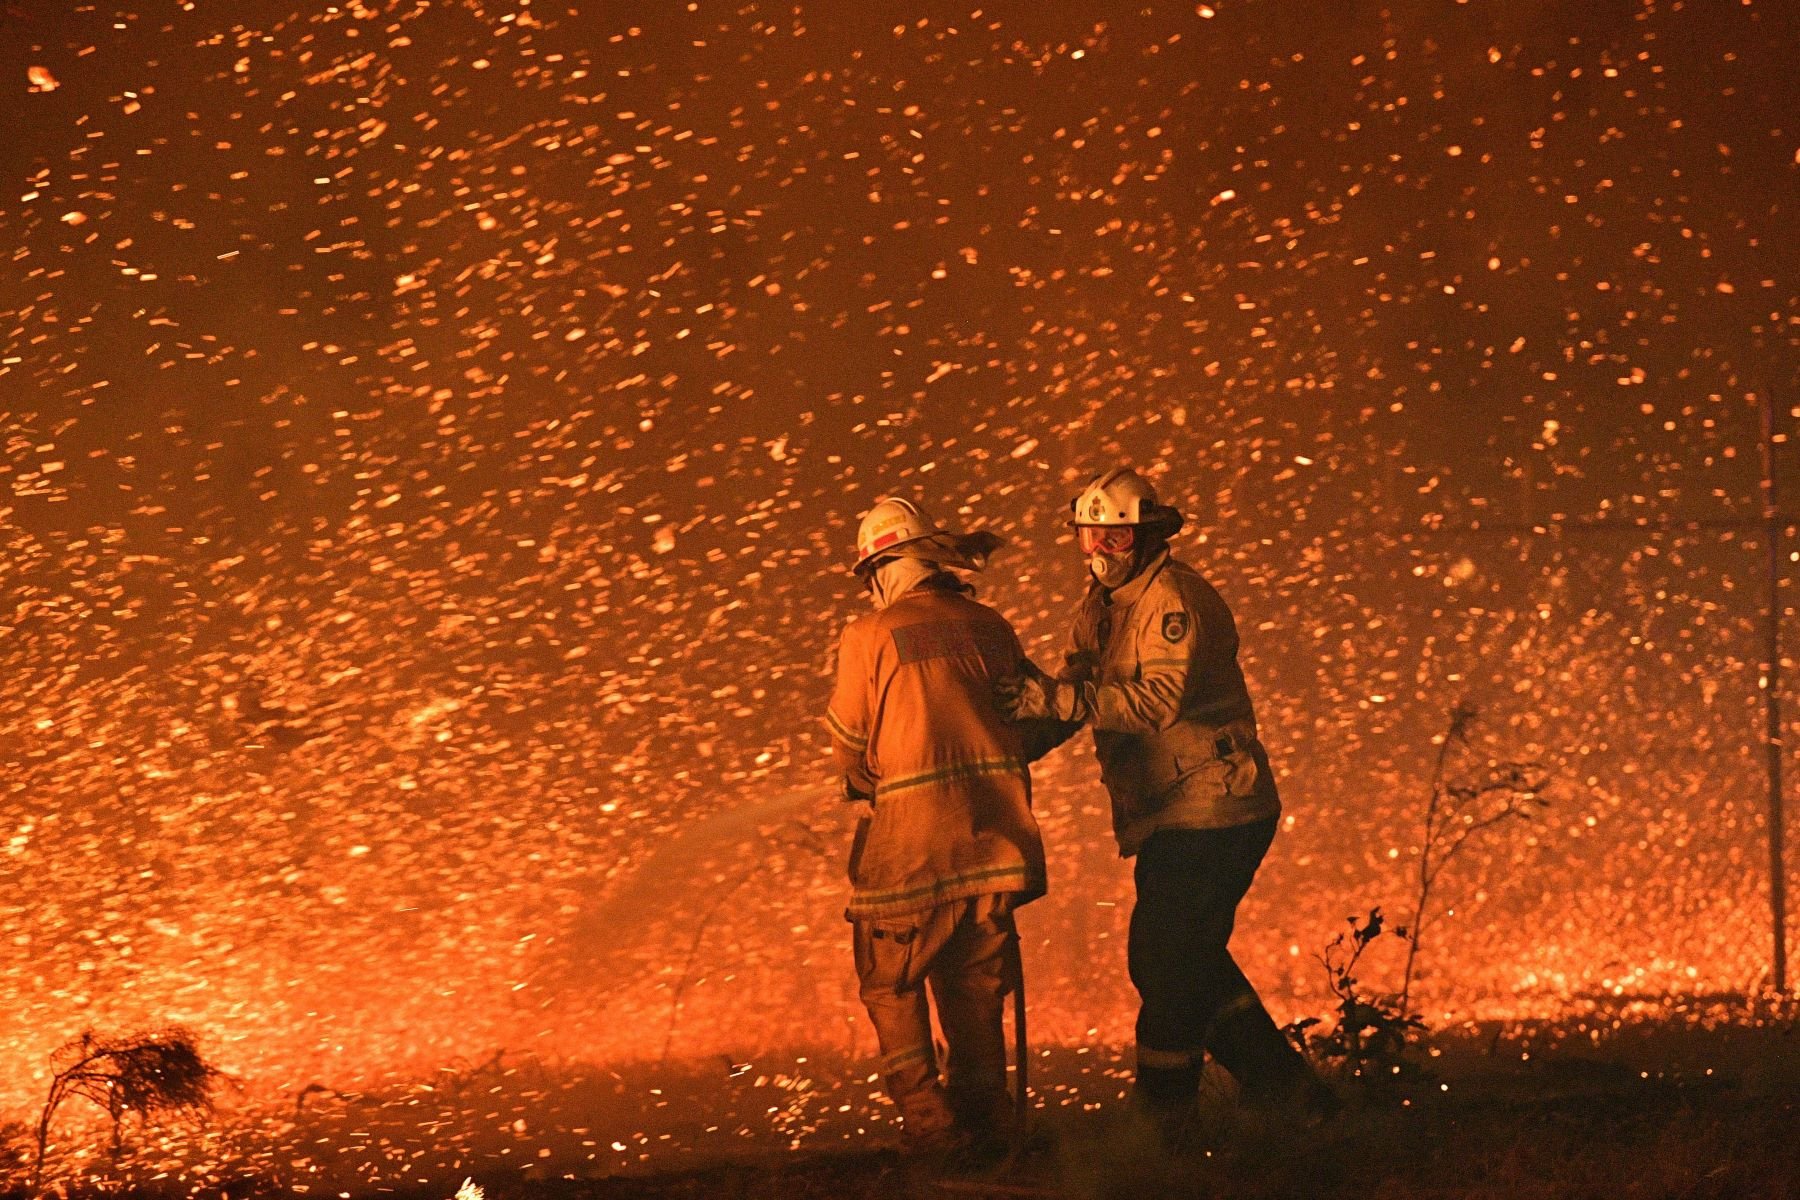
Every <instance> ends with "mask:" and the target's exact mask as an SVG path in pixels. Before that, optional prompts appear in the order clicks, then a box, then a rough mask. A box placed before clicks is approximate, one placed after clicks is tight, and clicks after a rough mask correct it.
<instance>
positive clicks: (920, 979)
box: [854, 895, 1018, 1140]
mask: <svg viewBox="0 0 1800 1200" xmlns="http://www.w3.org/2000/svg"><path fill="white" fill-rule="evenodd" d="M1011 902H1012V897H1011V896H1006V895H995V896H975V897H972V898H970V899H967V900H954V901H951V902H950V903H948V904H943V905H940V906H938V907H937V908H933V909H928V910H926V911H924V912H916V913H907V914H906V915H904V916H898V917H881V918H876V919H870V920H861V921H857V922H855V923H854V927H855V949H856V975H857V978H858V980H860V981H861V984H862V1002H863V1006H864V1007H865V1008H867V1009H868V1010H869V1020H870V1021H871V1022H873V1023H874V1025H875V1038H876V1041H877V1042H878V1043H879V1045H880V1047H881V1075H882V1080H883V1082H884V1083H885V1085H886V1086H887V1091H888V1095H889V1096H890V1097H892V1098H893V1101H894V1103H895V1104H896V1105H898V1106H899V1108H900V1115H901V1116H902V1117H903V1118H904V1119H905V1121H906V1135H907V1137H908V1139H909V1140H911V1139H919V1138H929V1137H932V1136H933V1135H936V1134H940V1133H942V1132H944V1131H945V1130H947V1129H949V1128H950V1127H951V1126H952V1125H953V1124H954V1125H958V1126H960V1127H962V1128H964V1129H967V1130H969V1131H971V1132H977V1133H980V1132H990V1131H995V1130H997V1129H1003V1128H1004V1125H1005V1123H1006V1121H1007V1120H1008V1118H1009V1116H1010V1113H1011V1110H1010V1108H1009V1107H1008V1104H1007V1095H1006V1039H1005V1035H1004V1033H1003V1032H1002V1029H1001V1012H1002V1009H1003V1007H1004V1005H1005V999H1006V995H1007V993H1008V992H1010V991H1011V990H1012V987H1013V978H1012V973H1013V969H1014V968H1013V964H1014V963H1016V962H1017V961H1018V958H1017V952H1016V942H1017V940H1018V933H1017V932H1016V931H1015V930H1014V928H1013V920H1012V911H1011V907H1012V903H1011ZM928 984H929V986H930V991H931V1000H932V1001H934V1002H935V1003H936V1005H937V1017H938V1024H939V1026H941V1027H942V1029H943V1032H944V1041H945V1043H946V1044H947V1045H948V1047H949V1056H948V1061H947V1062H946V1063H945V1064H944V1072H943V1073H944V1080H943V1081H942V1082H940V1081H939V1078H938V1062H937V1053H936V1051H935V1050H934V1048H933V1045H932V1038H931V1012H930V1008H929V1006H928V1005H927V1002H926V987H927V985H928Z"/></svg>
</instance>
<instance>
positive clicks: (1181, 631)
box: [1162, 612, 1188, 642]
mask: <svg viewBox="0 0 1800 1200" xmlns="http://www.w3.org/2000/svg"><path fill="white" fill-rule="evenodd" d="M1187 632H1188V615H1187V614H1186V613H1184V612H1172V613H1164V614H1163V624H1162V633H1163V640H1164V641H1165V642H1179V641H1180V640H1181V639H1182V638H1184V637H1186V636H1187Z"/></svg>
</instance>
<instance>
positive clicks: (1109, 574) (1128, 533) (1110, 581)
mask: <svg viewBox="0 0 1800 1200" xmlns="http://www.w3.org/2000/svg"><path fill="white" fill-rule="evenodd" d="M1076 532H1077V534H1078V536H1079V539H1080V544H1081V549H1082V551H1083V553H1085V554H1086V555H1087V556H1088V570H1089V571H1091V572H1093V575H1094V578H1095V579H1097V580H1099V581H1100V586H1101V587H1103V588H1107V589H1108V590H1111V589H1113V588H1118V587H1123V586H1124V585H1125V584H1127V583H1129V582H1130V581H1131V577H1132V576H1133V575H1134V574H1136V573H1137V548H1138V537H1137V530H1135V529H1133V528H1132V527H1131V526H1129V525H1083V526H1081V527H1080V528H1079V529H1077V531H1076Z"/></svg>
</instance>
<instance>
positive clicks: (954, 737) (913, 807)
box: [825, 586, 1044, 919]
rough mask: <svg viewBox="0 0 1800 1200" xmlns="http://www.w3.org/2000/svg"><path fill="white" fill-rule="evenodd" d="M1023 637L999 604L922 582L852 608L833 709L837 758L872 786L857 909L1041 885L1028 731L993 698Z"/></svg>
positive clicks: (1020, 896)
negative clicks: (862, 611) (876, 604)
mask: <svg viewBox="0 0 1800 1200" xmlns="http://www.w3.org/2000/svg"><path fill="white" fill-rule="evenodd" d="M1023 662H1024V653H1023V651H1021V650H1020V648H1019V639H1018V637H1017V636H1016V635H1015V634H1014V633H1013V630H1012V627H1011V626H1010V625H1008V624H1007V623H1006V619H1005V618H1004V617H1002V616H1001V615H1000V614H999V613H997V612H995V611H994V610H993V609H991V608H988V607H987V606H986V605H984V604H980V603H978V602H976V601H975V600H973V599H971V598H970V597H969V596H967V595H966V594H964V593H962V592H959V591H954V590H951V589H949V588H944V587H935V586H920V587H916V588H914V589H912V590H911V591H909V592H907V593H906V594H905V595H903V596H901V597H900V598H899V599H898V600H896V601H894V602H893V603H892V604H890V605H889V606H888V607H887V608H885V609H883V610H881V611H880V612H875V613H869V614H867V615H865V616H861V617H858V618H857V619H856V620H854V621H852V622H851V623H850V625H849V627H848V628H846V629H845V630H844V636H843V640H842V642H841V643H840V645H839V647H838V664H837V686H836V687H835V689H834V690H833V691H832V696H831V704H830V707H829V708H827V710H826V713H825V723H826V726H827V727H828V728H829V729H830V730H831V735H832V740H833V742H834V743H835V747H836V753H837V758H838V765H839V767H840V769H841V770H842V771H843V772H844V774H845V775H846V776H847V777H848V778H849V779H850V781H851V783H852V784H853V785H854V786H855V787H856V788H857V790H859V791H862V792H866V793H872V794H873V795H874V797H875V802H874V808H875V811H874V816H873V818H872V819H871V821H870V824H869V827H868V830H867V832H866V835H864V836H863V837H861V838H859V844H860V852H859V853H858V854H857V855H856V856H855V858H854V860H853V861H852V863H851V884H852V889H853V890H852V893H851V899H850V907H849V912H848V915H849V916H850V917H851V918H852V919H862V918H867V917H880V916H894V915H898V914H901V913H909V912H918V911H922V910H925V909H929V908H934V907H936V906H937V905H940V904H943V903H946V902H948V901H951V900H959V899H964V898H966V897H969V896H978V895H984V894H988V893H1013V894H1016V897H1017V898H1016V902H1017V903H1024V902H1026V901H1029V900H1033V899H1035V898H1037V897H1038V896H1041V895H1043V893H1044V843H1043V839H1042V837H1041V836H1040V835H1039V833H1038V826H1037V820H1036V818H1034V817H1033V816H1032V815H1031V773H1030V770H1029V768H1028V767H1027V753H1028V747H1027V746H1026V744H1025V742H1024V738H1025V737H1026V734H1024V733H1022V732H1021V730H1020V729H1019V728H1017V727H1015V726H1012V725H1009V724H1007V723H1006V721H1005V720H1003V719H1002V718H1001V716H1000V714H999V712H998V711H997V710H996V709H995V707H994V703H993V698H992V693H991V687H992V680H994V679H996V678H999V677H1001V676H1004V675H1011V674H1015V673H1016V672H1018V671H1019V670H1020V669H1021V667H1022V664H1023Z"/></svg>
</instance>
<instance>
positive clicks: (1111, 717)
mask: <svg viewBox="0 0 1800 1200" xmlns="http://www.w3.org/2000/svg"><path fill="white" fill-rule="evenodd" d="M1074 510H1075V520H1074V525H1075V527H1076V531H1077V536H1078V539H1079V542H1080V546H1081V550H1082V553H1083V554H1085V555H1087V556H1088V565H1089V570H1090V572H1091V574H1092V576H1093V578H1092V582H1091V585H1090V587H1089V588H1088V591H1087V595H1086V596H1085V597H1084V598H1083V599H1082V602H1081V606H1080V608H1079V609H1078V610H1077V612H1076V614H1075V623H1074V628H1073V630H1072V631H1071V634H1070V644H1069V653H1068V657H1067V663H1066V666H1065V667H1064V669H1063V670H1062V671H1061V672H1060V673H1059V674H1058V675H1057V677H1055V678H1051V677H1049V676H1046V675H1044V674H1043V673H1042V672H1040V671H1038V670H1037V668H1036V667H1034V666H1030V665H1028V666H1027V668H1026V670H1025V671H1024V672H1023V673H1021V674H1020V675H1018V676H1016V677H1014V678H1013V679H1010V680H1003V681H1001V683H1000V684H999V685H998V686H997V689H996V695H997V699H998V702H999V704H1000V706H1001V708H1002V709H1003V710H1004V711H1006V712H1007V713H1008V714H1009V715H1010V716H1012V717H1014V718H1017V719H1021V720H1041V719H1044V718H1053V719H1055V720H1058V721H1062V722H1065V723H1067V725H1068V726H1076V725H1089V726H1091V727H1092V728H1093V731H1094V750H1095V753H1096V756H1097V757H1098V758H1099V760H1100V776H1101V780H1102V781H1103V782H1104V784H1105V786H1106V790H1107V792H1108V794H1109V795H1110V797H1111V799H1112V810H1113V832H1114V834H1115V836H1116V837H1117V838H1118V842H1119V852H1120V854H1121V855H1123V856H1124V857H1126V858H1131V857H1134V856H1135V857H1136V859H1137V862H1136V864H1135V866H1134V870H1133V875H1134V879H1135V882H1136V885H1137V902H1136V905H1135V906H1134V908H1133V910H1132V914H1131V935H1130V942H1129V945H1128V949H1127V957H1128V961H1129V965H1130V970H1131V980H1132V983H1133V984H1135V985H1136V987H1137V990H1138V995H1139V998H1140V1000H1141V1006H1140V1008H1139V1011H1138V1020H1137V1064H1138V1073H1137V1085H1136V1088H1135V1091H1134V1098H1135V1100H1136V1101H1137V1103H1139V1104H1140V1105H1142V1106H1144V1107H1146V1108H1148V1109H1150V1110H1151V1111H1152V1112H1153V1113H1156V1114H1157V1115H1159V1116H1162V1117H1166V1118H1169V1119H1170V1121H1171V1123H1172V1125H1174V1126H1176V1127H1179V1126H1180V1125H1181V1124H1182V1123H1183V1122H1185V1120H1186V1119H1187V1117H1188V1116H1189V1114H1190V1112H1191V1109H1192V1106H1193V1105H1194V1103H1195V1099H1196V1095H1197V1092H1198V1087H1199V1082H1200V1073H1201V1069H1202V1067H1203V1066H1204V1063H1205V1056H1206V1055H1207V1054H1208V1053H1210V1054H1211V1055H1212V1056H1213V1057H1214V1058H1215V1059H1216V1060H1217V1061H1218V1062H1219V1064H1220V1065H1221V1066H1223V1067H1224V1068H1225V1069H1226V1070H1228V1071H1229V1072H1230V1073H1231V1074H1232V1075H1233V1076H1234V1077H1236V1079H1237V1080H1238V1082H1239V1084H1240V1086H1241V1089H1242V1094H1243V1096H1244V1098H1245V1099H1246V1100H1247V1101H1249V1102H1251V1103H1253V1104H1258V1105H1262V1106H1267V1107H1273V1108H1281V1109H1290V1110H1297V1111H1298V1112H1299V1113H1300V1114H1301V1115H1303V1116H1312V1115H1322V1114H1324V1113H1326V1112H1329V1111H1330V1110H1331V1109H1333V1108H1334V1107H1335V1103H1336V1102H1335V1098H1334V1097H1332V1096H1331V1094H1330V1091H1329V1089H1327V1088H1325V1086H1324V1085H1323V1084H1322V1083H1320V1082H1319V1081H1318V1079H1317V1078H1316V1077H1315V1076H1314V1075H1313V1072H1312V1070H1311V1068H1310V1067H1309V1066H1308V1065H1307V1063H1306V1060H1305V1059H1304V1058H1302V1057H1301V1056H1300V1055H1299V1054H1298V1053H1297V1052H1296V1051H1295V1050H1294V1048H1293V1047H1292V1046H1291V1045H1289V1044H1288V1041H1287V1039H1286V1038H1285V1037H1284V1036H1283V1035H1282V1033H1281V1031H1280V1030H1279V1029H1277V1028H1276V1027H1275V1023H1274V1021H1273V1020H1272V1019H1270V1017H1269V1014H1268V1011H1267V1010H1266V1009H1265V1008H1264V1007H1263V1004H1262V1001H1261V999H1260V998H1258V996H1257V994H1256V990H1255V989H1254V988H1253V987H1252V986H1251V985H1250V982H1249V980H1248V979H1246V978H1245V976H1244V973H1243V971H1242V970H1240V969H1239V967H1238V965H1237V962H1236V961H1235V960H1234V959H1233V958H1232V956H1231V951H1230V949H1229V946H1228V943H1229V941H1230V938H1231V931H1232V925H1233V922H1234V920H1235V918H1236V912H1237V905H1238V902H1239V901H1240V900H1242V899H1243V897H1244V894H1245V892H1247V891H1248V890H1249V888H1250V883H1251V880H1252V879H1253V878H1254V877H1255V874H1256V869H1257V867H1258V865H1259V864H1260V863H1261V862H1262V858H1263V855H1264V854H1265V853H1266V852H1267V851H1268V848H1269V844H1270V842H1271V840H1272V839H1273V838H1274V836H1275V825H1276V818H1277V816H1278V815H1279V813H1280V812H1281V801H1280V799H1279V797H1278V796H1277V794H1276V791H1275V780H1274V775H1273V773H1272V772H1271V771H1270V768H1269V759H1268V756H1267V754H1266V753H1265V752H1264V750H1263V746H1262V743H1261V741H1259V740H1258V738H1257V730H1256V715H1255V711H1254V709H1253V707H1252V705H1251V701H1250V692H1249V689H1248V687H1247V686H1246V685H1245V682H1244V674H1243V671H1242V670H1241V669H1239V666H1238V660H1237V652H1238V634H1237V626H1236V623H1235V622H1234V621H1233V619H1232V616H1231V610H1230V609H1229V608H1227V607H1226V604H1225V601H1224V600H1223V599H1222V598H1221V597H1220V596H1219V593H1218V592H1217V591H1215V590H1214V589H1213V587H1212V585H1211V584H1209V583H1208V582H1207V581H1206V580H1205V579H1204V578H1202V577H1201V575H1200V574H1199V573H1198V572H1197V571H1195V570H1194V569H1193V568H1192V567H1190V566H1188V565H1187V564H1186V563H1183V562H1180V561H1178V560H1177V559H1174V558H1172V557H1170V555H1169V547H1168V540H1169V538H1170V537H1172V536H1173V535H1174V534H1175V533H1176V532H1178V531H1179V530H1180V529H1181V526H1182V524H1183V518H1182V516H1181V514H1180V513H1179V512H1178V511H1176V510H1175V509H1173V508H1169V507H1166V506H1163V505H1159V504H1158V503H1157V502H1156V493H1155V492H1154V491H1153V490H1152V489H1151V487H1150V485H1149V484H1148V483H1147V482H1146V481H1145V480H1144V479H1143V478H1142V477H1141V476H1139V475H1138V474H1137V473H1136V472H1135V471H1131V470H1128V469H1123V470H1115V471H1111V472H1109V473H1107V474H1106V475H1103V476H1101V477H1100V478H1098V479H1096V480H1094V482H1093V483H1092V484H1090V485H1089V486H1088V488H1087V489H1086V490H1085V491H1083V492H1082V494H1081V495H1080V496H1079V497H1077V498H1076V500H1075V502H1074Z"/></svg>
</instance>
